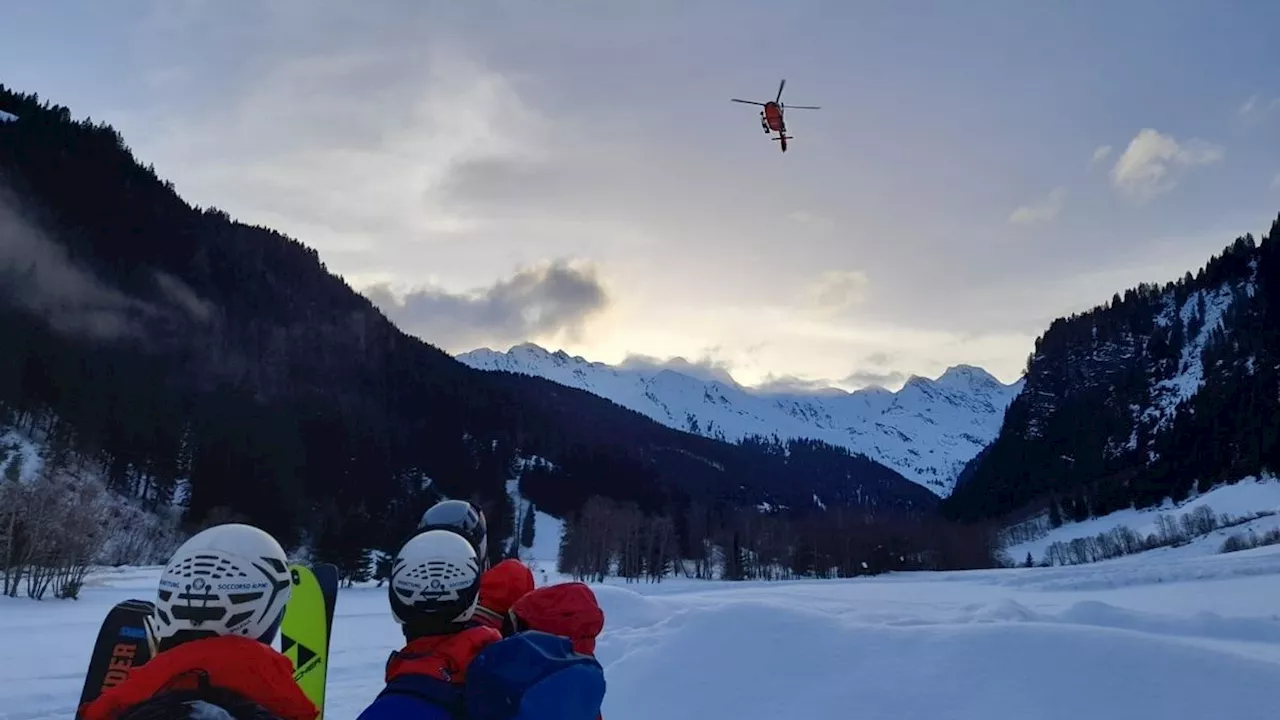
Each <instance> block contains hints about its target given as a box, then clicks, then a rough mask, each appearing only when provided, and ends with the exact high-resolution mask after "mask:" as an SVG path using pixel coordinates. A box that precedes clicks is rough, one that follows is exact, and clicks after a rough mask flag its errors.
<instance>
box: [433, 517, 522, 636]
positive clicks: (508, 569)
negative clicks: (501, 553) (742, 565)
mask: <svg viewBox="0 0 1280 720" xmlns="http://www.w3.org/2000/svg"><path fill="white" fill-rule="evenodd" d="M425 530H449V531H451V532H454V533H457V534H458V535H461V536H462V537H464V538H466V539H467V541H468V542H470V543H471V546H472V547H473V548H474V549H475V551H476V554H477V555H478V556H480V558H481V568H482V570H483V575H482V576H481V578H480V599H479V602H478V604H477V605H476V610H475V614H474V617H473V619H472V621H471V623H472V624H473V625H487V626H489V627H492V628H495V629H498V630H500V631H502V633H503V634H504V635H509V634H510V628H509V627H508V626H507V625H506V624H505V621H506V619H507V612H508V611H509V610H510V609H511V606H512V605H513V604H515V602H516V601H517V600H519V599H520V598H521V597H523V596H524V594H525V593H527V592H529V591H530V590H533V585H534V583H533V572H532V571H530V570H529V567H528V566H527V565H525V564H524V563H522V562H520V561H519V560H518V559H515V558H508V559H506V560H503V561H502V562H500V563H498V564H497V565H494V566H493V567H489V559H488V553H489V528H488V523H487V522H486V521H485V517H484V511H483V510H481V509H480V508H478V507H476V506H475V505H472V504H471V503H469V502H466V501H465V500H442V501H440V502H438V503H436V504H435V505H432V506H431V507H430V508H428V509H427V511H426V512H425V513H423V514H422V520H421V521H420V522H419V523H418V532H423V531H425Z"/></svg>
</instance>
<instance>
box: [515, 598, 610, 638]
mask: <svg viewBox="0 0 1280 720" xmlns="http://www.w3.org/2000/svg"><path fill="white" fill-rule="evenodd" d="M511 611H512V612H513V613H515V615H516V617H518V618H520V621H521V622H522V623H523V624H524V625H526V626H528V627H529V628H530V629H533V630H541V631H542V632H548V633H551V634H553V635H560V636H562V637H567V638H569V639H570V640H572V641H573V649H574V650H576V651H578V652H580V653H585V654H587V655H592V654H594V653H595V651H596V636H597V635H599V634H600V631H601V630H603V629H604V611H603V610H601V609H600V604H599V603H598V602H596V594H595V593H593V592H591V588H589V587H587V586H586V585H584V584H583V583H579V582H570V583H561V584H559V585H548V586H546V587H540V588H538V589H537V590H534V591H533V592H530V593H528V594H526V595H525V596H524V597H522V598H520V599H519V600H517V601H516V604H515V605H513V606H512V607H511Z"/></svg>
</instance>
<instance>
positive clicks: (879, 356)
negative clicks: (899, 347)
mask: <svg viewBox="0 0 1280 720" xmlns="http://www.w3.org/2000/svg"><path fill="white" fill-rule="evenodd" d="M867 362H869V363H871V364H872V365H875V366H877V367H884V366H885V365H888V364H889V363H891V362H893V356H892V355H890V354H888V353H882V352H874V353H871V354H870V355H868V356H867Z"/></svg>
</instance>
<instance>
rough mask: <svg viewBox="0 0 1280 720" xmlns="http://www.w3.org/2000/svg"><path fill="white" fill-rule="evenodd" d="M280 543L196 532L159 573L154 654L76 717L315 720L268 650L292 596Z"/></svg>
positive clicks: (289, 668) (282, 663)
mask: <svg viewBox="0 0 1280 720" xmlns="http://www.w3.org/2000/svg"><path fill="white" fill-rule="evenodd" d="M292 587H293V585H292V582H291V578H290V572H289V561H288V557H287V556H286V555H285V552H284V549H283V548H281V547H280V543H278V542H276V539H275V538H273V537H271V535H269V534H267V533H266V532H263V531H262V530H260V529H258V528H256V527H252V526H250V525H242V524H239V523H228V524H224V525H216V526H214V527H211V528H208V529H206V530H203V531H201V532H199V533H196V535H194V536H193V537H191V539H189V540H187V541H186V542H185V543H183V544H182V546H181V547H179V548H178V550H177V551H176V552H175V553H174V554H173V557H172V558H170V560H169V563H168V564H167V565H166V566H165V568H164V571H163V572H162V573H161V575H160V584H159V588H158V590H157V593H156V609H155V613H154V617H153V618H152V624H151V626H150V627H149V631H150V634H151V638H150V639H151V641H152V642H153V643H154V646H155V650H156V654H155V656H154V657H152V658H151V660H149V661H148V662H147V663H146V664H144V665H141V666H139V667H137V668H135V669H134V670H133V671H132V672H131V673H130V674H129V677H128V679H127V680H125V681H124V682H122V683H120V684H119V685H116V686H114V687H111V688H109V689H107V690H105V691H104V692H103V693H102V694H101V695H99V696H98V697H97V698H96V699H95V700H93V701H92V702H90V703H87V704H86V705H85V706H84V718H85V720H159V719H163V720H184V719H188V718H190V719H194V718H236V719H241V720H244V719H252V720H315V718H316V716H317V715H318V714H319V709H318V708H317V707H316V705H315V703H313V702H312V701H311V700H310V699H309V698H308V697H307V696H306V694H305V693H303V692H302V689H301V688H299V687H298V684H297V683H296V682H294V679H293V663H291V662H290V661H289V659H288V658H286V657H285V656H284V655H281V654H280V653H278V652H276V650H275V649H274V648H272V647H271V643H272V641H273V640H274V639H275V636H276V633H277V631H278V630H279V628H280V622H281V620H283V619H284V610H285V605H286V604H287V603H288V602H289V595H290V593H291V591H292Z"/></svg>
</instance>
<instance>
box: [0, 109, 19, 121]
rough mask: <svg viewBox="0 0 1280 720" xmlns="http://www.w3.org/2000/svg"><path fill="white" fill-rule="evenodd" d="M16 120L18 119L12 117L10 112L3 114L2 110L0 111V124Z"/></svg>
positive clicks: (15, 116) (14, 116)
mask: <svg viewBox="0 0 1280 720" xmlns="http://www.w3.org/2000/svg"><path fill="white" fill-rule="evenodd" d="M17 119H18V116H17V115H14V114H13V113H11V112H5V111H4V110H0V123H3V122H13V121H15V120H17Z"/></svg>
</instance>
